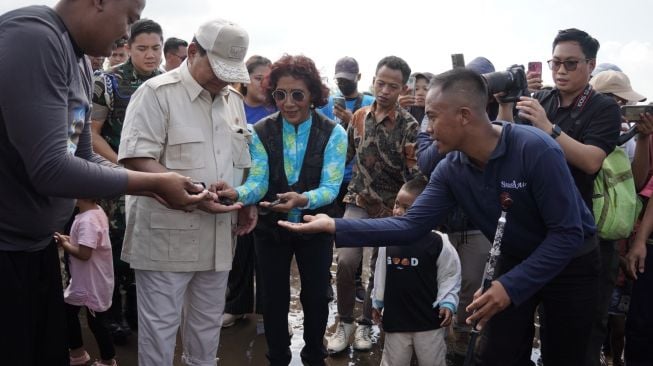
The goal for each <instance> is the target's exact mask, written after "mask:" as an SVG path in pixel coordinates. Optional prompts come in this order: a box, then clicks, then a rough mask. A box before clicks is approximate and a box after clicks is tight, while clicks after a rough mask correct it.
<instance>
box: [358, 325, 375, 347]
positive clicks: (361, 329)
mask: <svg viewBox="0 0 653 366" xmlns="http://www.w3.org/2000/svg"><path fill="white" fill-rule="evenodd" d="M371 333H372V326H371V325H361V324H359V325H358V327H356V334H355V335H354V349H355V350H356V351H369V350H371V349H372V338H371V337H370V334H371Z"/></svg>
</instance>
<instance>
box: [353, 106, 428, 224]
mask: <svg viewBox="0 0 653 366" xmlns="http://www.w3.org/2000/svg"><path fill="white" fill-rule="evenodd" d="M376 108H377V104H376V102H374V103H373V104H372V105H371V106H366V107H362V108H361V109H359V110H358V111H356V113H354V116H353V117H352V121H351V123H350V125H349V127H348V128H347V137H348V140H349V145H348V150H347V161H350V160H351V159H352V158H353V159H354V168H353V170H352V178H351V182H350V183H349V186H348V188H347V194H346V195H345V198H344V202H346V203H350V204H355V205H356V206H359V207H361V208H363V209H365V210H367V213H368V215H369V216H370V217H385V216H390V215H391V214H392V207H393V206H394V201H395V198H396V196H397V192H399V189H401V186H402V185H403V184H404V183H405V182H406V181H408V180H409V179H411V178H413V177H415V176H416V175H419V174H421V173H420V172H419V170H418V168H417V160H416V157H415V146H416V145H415V144H416V141H417V133H418V132H419V123H418V122H417V121H416V120H415V118H414V117H413V116H412V115H411V114H410V113H408V112H407V111H405V110H404V109H402V108H400V107H399V106H395V107H394V108H393V109H392V110H391V111H390V112H389V113H388V114H387V116H385V117H384V118H383V119H382V120H381V121H377V120H376V118H375V116H374V113H375V111H376Z"/></svg>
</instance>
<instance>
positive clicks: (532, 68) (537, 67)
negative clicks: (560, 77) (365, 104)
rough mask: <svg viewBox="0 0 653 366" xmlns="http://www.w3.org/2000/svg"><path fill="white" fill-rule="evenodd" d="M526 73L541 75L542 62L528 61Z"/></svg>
mask: <svg viewBox="0 0 653 366" xmlns="http://www.w3.org/2000/svg"><path fill="white" fill-rule="evenodd" d="M528 73H529V74H537V75H539V76H542V62H540V61H531V62H529V63H528Z"/></svg>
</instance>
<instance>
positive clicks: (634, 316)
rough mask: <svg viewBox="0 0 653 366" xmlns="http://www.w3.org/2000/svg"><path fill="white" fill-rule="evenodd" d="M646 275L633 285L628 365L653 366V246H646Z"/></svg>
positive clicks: (627, 340)
mask: <svg viewBox="0 0 653 366" xmlns="http://www.w3.org/2000/svg"><path fill="white" fill-rule="evenodd" d="M646 249H647V253H646V260H645V271H644V273H638V274H637V280H636V281H635V283H634V284H633V293H632V295H631V300H630V309H629V310H628V316H627V317H626V350H625V356H626V365H628V366H653V245H650V244H647V245H646Z"/></svg>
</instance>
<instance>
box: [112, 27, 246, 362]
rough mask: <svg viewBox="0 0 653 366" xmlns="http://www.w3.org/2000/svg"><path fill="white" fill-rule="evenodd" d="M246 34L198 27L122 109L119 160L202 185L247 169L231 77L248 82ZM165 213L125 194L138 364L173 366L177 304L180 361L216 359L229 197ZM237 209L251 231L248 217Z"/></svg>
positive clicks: (231, 219) (228, 250) (231, 217)
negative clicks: (177, 56) (178, 59)
mask: <svg viewBox="0 0 653 366" xmlns="http://www.w3.org/2000/svg"><path fill="white" fill-rule="evenodd" d="M248 43H249V38H248V35H247V33H246V32H245V30H244V29H242V28H241V27H239V26H238V25H236V24H234V23H231V22H229V21H225V20H221V19H219V20H214V21H210V22H207V23H205V24H203V25H202V26H200V28H199V30H198V31H197V32H196V33H195V38H194V39H193V41H192V43H191V44H190V45H189V46H188V60H187V62H186V63H184V64H182V65H181V66H180V67H179V68H178V69H175V70H172V71H170V72H168V73H166V74H163V75H161V76H159V77H155V78H153V79H150V80H148V81H147V82H146V83H144V84H143V85H142V86H141V87H140V88H139V89H138V90H137V91H136V92H135V93H134V95H133V96H132V100H131V103H130V104H129V107H128V108H127V114H126V116H125V121H124V126H123V130H122V136H121V139H120V148H119V155H118V160H119V161H120V163H122V164H124V165H125V166H126V167H128V168H130V169H134V170H141V171H155V172H160V171H175V172H179V173H180V174H182V175H186V176H189V177H191V178H192V179H193V180H194V181H198V182H204V183H206V184H207V185H208V184H212V183H214V182H217V181H218V180H221V181H226V182H231V183H232V184H234V185H238V184H240V183H241V182H242V179H243V172H244V169H245V168H248V167H249V166H250V162H251V160H250V155H249V148H248V136H249V133H248V132H247V128H246V120H245V114H244V108H243V102H242V98H241V97H240V96H238V95H237V94H236V93H232V92H230V91H229V89H228V87H227V86H228V83H231V82H243V83H247V82H249V76H248V73H247V69H246V67H245V64H244V62H243V59H244V57H245V54H246V53H247V47H248ZM197 208H198V209H199V210H195V211H193V212H179V211H173V210H170V209H168V208H166V207H165V206H163V205H161V204H160V203H159V202H158V201H157V200H155V199H152V198H142V197H135V196H129V197H128V198H127V201H126V211H127V228H126V232H125V241H124V246H123V252H122V259H123V260H125V261H126V262H129V264H130V266H131V267H132V268H134V270H135V274H136V288H137V295H138V318H139V329H138V348H139V350H138V353H139V365H141V366H149V365H156V366H161V365H164V366H165V365H172V360H173V355H174V349H175V336H176V333H177V329H178V327H179V324H180V318H181V311H182V306H183V309H184V322H183V324H182V329H181V331H182V340H183V347H182V348H183V355H182V360H183V361H184V362H185V363H186V364H188V365H215V362H216V360H215V356H216V353H217V348H218V343H219V337H220V325H221V322H222V313H223V309H224V300H225V289H226V286H227V278H228V274H229V270H230V269H231V262H232V243H233V237H232V229H234V225H235V224H236V223H237V221H238V220H237V218H238V217H237V216H236V210H237V209H239V208H241V204H239V203H237V204H234V205H231V206H226V205H222V204H219V203H217V202H211V201H206V202H205V203H202V204H200V205H198V207H197ZM249 210H251V208H247V209H242V210H241V212H240V214H241V215H240V216H242V217H243V220H241V222H239V224H240V225H245V226H247V229H249V230H251V228H253V226H254V224H255V222H254V220H255V217H256V215H250V216H249V217H253V218H252V219H251V220H249V221H247V220H245V219H244V217H245V216H247V215H245V214H246V213H247V212H245V211H249Z"/></svg>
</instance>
